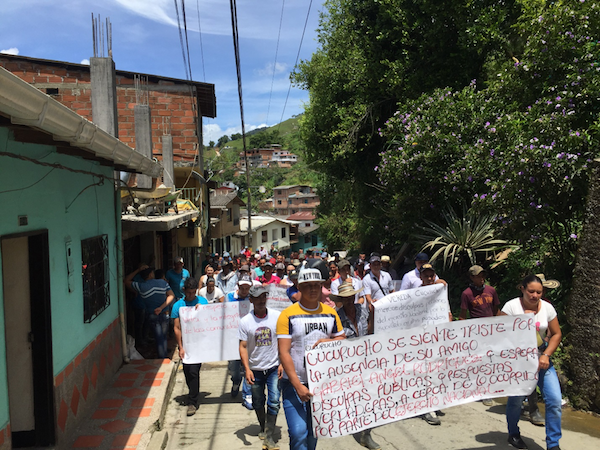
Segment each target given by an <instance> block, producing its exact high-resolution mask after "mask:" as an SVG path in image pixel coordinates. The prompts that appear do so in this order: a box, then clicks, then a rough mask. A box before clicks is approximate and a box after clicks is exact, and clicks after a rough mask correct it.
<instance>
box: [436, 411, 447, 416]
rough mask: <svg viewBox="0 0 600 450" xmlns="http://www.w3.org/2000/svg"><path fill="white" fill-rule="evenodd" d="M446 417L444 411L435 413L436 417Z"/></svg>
mask: <svg viewBox="0 0 600 450" xmlns="http://www.w3.org/2000/svg"><path fill="white" fill-rule="evenodd" d="M445 415H446V413H445V412H444V411H442V410H441V409H438V410H437V411H436V412H435V416H436V417H444V416H445Z"/></svg>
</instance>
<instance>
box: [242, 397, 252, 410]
mask: <svg viewBox="0 0 600 450" xmlns="http://www.w3.org/2000/svg"><path fill="white" fill-rule="evenodd" d="M242 406H243V407H244V408H246V409H248V410H250V411H252V410H253V409H254V408H253V407H252V396H251V395H246V396H244V400H242Z"/></svg>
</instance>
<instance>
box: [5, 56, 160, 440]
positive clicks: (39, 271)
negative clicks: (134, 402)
mask: <svg viewBox="0 0 600 450" xmlns="http://www.w3.org/2000/svg"><path fill="white" fill-rule="evenodd" d="M115 170H117V171H122V172H131V173H138V174H143V175H146V176H148V177H150V178H152V179H156V178H159V177H160V176H161V175H162V166H161V165H159V164H158V163H156V162H154V161H153V160H152V159H150V158H147V157H144V156H142V155H141V154H140V153H138V152H136V151H135V150H133V149H132V148H131V147H129V146H128V145H126V144H125V143H123V142H121V141H119V140H118V139H117V138H115V137H113V136H111V135H110V134H108V133H106V132H105V131H103V130H101V129H100V128H98V126H96V125H95V124H93V123H92V122H89V121H88V120H86V119H85V118H84V117H82V116H80V115H79V114H77V113H76V112H74V111H72V110H71V109H69V108H68V107H66V106H64V105H62V104H61V103H59V102H58V101H57V100H55V99H53V98H51V97H50V96H48V95H47V94H45V93H43V92H41V91H40V90H39V89H36V88H35V87H33V86H31V85H29V84H28V83H26V82H25V81H23V80H22V79H19V78H18V77H16V76H15V75H13V74H11V73H10V72H8V71H7V70H5V69H3V68H0V203H1V204H2V218H1V219H0V449H2V450H3V449H9V448H13V447H22V446H27V447H41V446H56V447H59V446H64V445H65V443H66V440H67V439H68V436H69V434H70V433H71V432H72V431H73V430H75V429H76V428H77V427H78V423H79V420H80V419H81V416H82V415H83V411H84V410H85V408H86V405H89V404H91V403H92V402H93V401H94V400H95V399H96V397H97V395H98V393H99V392H100V391H101V390H102V389H103V388H104V387H105V386H106V385H107V383H108V382H109V381H110V380H111V378H112V376H113V375H114V373H115V372H116V371H117V369H118V368H119V367H120V366H121V365H122V361H123V353H124V348H125V346H124V342H125V336H124V334H123V333H122V332H121V330H122V329H123V328H124V327H123V323H122V320H123V311H124V308H123V303H124V301H123V299H124V297H123V288H122V284H121V279H122V267H121V264H120V261H121V258H122V254H121V247H120V243H121V226H120V225H121V205H120V192H119V190H118V189H115V175H114V174H115Z"/></svg>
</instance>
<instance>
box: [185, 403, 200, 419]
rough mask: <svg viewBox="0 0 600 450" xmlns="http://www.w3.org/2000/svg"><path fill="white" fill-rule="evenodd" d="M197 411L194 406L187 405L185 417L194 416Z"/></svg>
mask: <svg viewBox="0 0 600 450" xmlns="http://www.w3.org/2000/svg"><path fill="white" fill-rule="evenodd" d="M197 410H198V408H196V407H195V406H194V405H188V408H187V415H188V416H193V415H194V414H196V411H197Z"/></svg>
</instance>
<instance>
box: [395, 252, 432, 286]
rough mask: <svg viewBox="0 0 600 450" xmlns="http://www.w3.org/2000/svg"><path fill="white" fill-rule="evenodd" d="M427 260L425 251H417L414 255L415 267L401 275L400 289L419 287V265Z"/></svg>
mask: <svg viewBox="0 0 600 450" xmlns="http://www.w3.org/2000/svg"><path fill="white" fill-rule="evenodd" d="M428 262H429V256H428V255H427V253H417V256H415V266H416V267H415V268H414V269H413V270H411V271H409V272H406V273H405V274H404V276H403V277H402V284H401V285H400V290H401V291H405V290H406V289H414V288H418V287H420V286H421V285H422V284H423V282H422V281H421V275H420V271H421V266H422V265H423V264H425V263H428Z"/></svg>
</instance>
